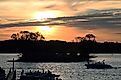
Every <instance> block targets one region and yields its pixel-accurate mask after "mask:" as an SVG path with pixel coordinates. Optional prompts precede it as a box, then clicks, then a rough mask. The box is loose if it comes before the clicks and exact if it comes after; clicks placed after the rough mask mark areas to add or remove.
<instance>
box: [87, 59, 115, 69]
mask: <svg viewBox="0 0 121 80" xmlns="http://www.w3.org/2000/svg"><path fill="white" fill-rule="evenodd" d="M85 66H86V67H87V69H112V68H113V67H112V66H111V65H109V64H106V63H105V62H104V60H103V61H102V62H95V63H89V62H88V63H87V64H85Z"/></svg>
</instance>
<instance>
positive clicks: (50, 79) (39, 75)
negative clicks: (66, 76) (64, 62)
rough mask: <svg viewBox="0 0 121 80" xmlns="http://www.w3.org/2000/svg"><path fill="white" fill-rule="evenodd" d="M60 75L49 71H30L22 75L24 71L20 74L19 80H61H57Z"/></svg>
mask: <svg viewBox="0 0 121 80" xmlns="http://www.w3.org/2000/svg"><path fill="white" fill-rule="evenodd" d="M59 76H60V75H56V74H53V73H52V72H51V71H49V70H48V71H47V72H45V71H44V70H43V71H42V72H41V71H34V72H32V71H31V70H30V71H29V72H26V73H24V70H22V72H21V76H20V79H19V80H62V79H60V78H58V77H59Z"/></svg>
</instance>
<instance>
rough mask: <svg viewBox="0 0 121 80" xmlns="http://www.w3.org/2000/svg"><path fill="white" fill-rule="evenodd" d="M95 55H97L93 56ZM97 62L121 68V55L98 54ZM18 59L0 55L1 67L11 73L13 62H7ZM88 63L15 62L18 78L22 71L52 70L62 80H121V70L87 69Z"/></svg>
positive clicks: (13, 56) (12, 55)
mask: <svg viewBox="0 0 121 80" xmlns="http://www.w3.org/2000/svg"><path fill="white" fill-rule="evenodd" d="M93 55H95V54H93ZM96 56H98V57H97V58H93V59H92V60H95V61H102V60H104V59H105V60H106V61H105V62H106V63H108V64H111V65H112V66H114V67H121V54H113V55H112V54H96ZM12 58H15V59H17V58H18V56H17V55H15V54H4V55H3V54H0V66H1V67H2V68H3V69H5V70H6V73H7V72H8V71H9V68H10V67H12V62H7V60H12ZM85 63H86V62H78V63H25V62H15V68H16V70H17V77H18V78H19V75H20V72H21V71H22V69H24V70H26V71H28V70H30V69H31V70H33V71H35V70H40V71H41V70H42V69H45V70H50V71H52V72H53V73H55V74H59V75H60V78H62V80H121V68H118V69H86V67H85V66H84V64H85Z"/></svg>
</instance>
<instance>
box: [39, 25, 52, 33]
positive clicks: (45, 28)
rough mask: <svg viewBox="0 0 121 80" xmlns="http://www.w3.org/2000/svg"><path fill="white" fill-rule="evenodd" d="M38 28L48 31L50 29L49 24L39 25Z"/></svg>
mask: <svg viewBox="0 0 121 80" xmlns="http://www.w3.org/2000/svg"><path fill="white" fill-rule="evenodd" d="M40 29H41V30H43V31H48V32H49V31H51V30H52V29H51V28H50V27H49V26H41V27H40Z"/></svg>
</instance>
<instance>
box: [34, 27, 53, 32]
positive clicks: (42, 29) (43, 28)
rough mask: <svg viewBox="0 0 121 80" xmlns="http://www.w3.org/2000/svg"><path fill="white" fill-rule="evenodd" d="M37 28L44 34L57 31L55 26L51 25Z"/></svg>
mask: <svg viewBox="0 0 121 80" xmlns="http://www.w3.org/2000/svg"><path fill="white" fill-rule="evenodd" d="M36 30H37V31H39V32H42V33H44V34H51V33H53V32H54V31H55V30H54V28H53V27H50V26H37V27H36Z"/></svg>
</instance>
